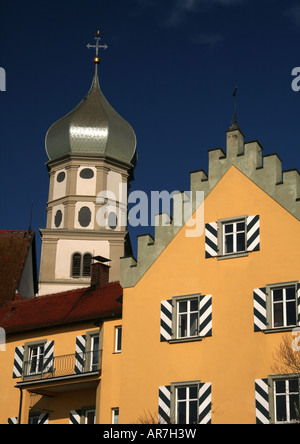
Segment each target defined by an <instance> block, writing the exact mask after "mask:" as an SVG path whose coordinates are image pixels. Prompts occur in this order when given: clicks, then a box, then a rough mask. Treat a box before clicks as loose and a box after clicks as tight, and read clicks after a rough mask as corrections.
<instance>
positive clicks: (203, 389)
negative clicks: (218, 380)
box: [199, 382, 212, 424]
mask: <svg viewBox="0 0 300 444" xmlns="http://www.w3.org/2000/svg"><path fill="white" fill-rule="evenodd" d="M211 406H212V402H211V383H210V382H205V383H200V386H199V424H211Z"/></svg>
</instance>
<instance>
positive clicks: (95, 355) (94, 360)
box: [90, 335, 99, 372]
mask: <svg viewBox="0 0 300 444" xmlns="http://www.w3.org/2000/svg"><path fill="white" fill-rule="evenodd" d="M90 363H91V365H90V371H92V372H93V371H97V370H98V368H99V335H95V336H92V337H91V359H90Z"/></svg>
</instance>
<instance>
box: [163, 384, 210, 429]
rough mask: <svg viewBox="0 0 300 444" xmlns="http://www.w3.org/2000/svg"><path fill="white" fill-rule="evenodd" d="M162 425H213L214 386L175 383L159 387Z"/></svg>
mask: <svg viewBox="0 0 300 444" xmlns="http://www.w3.org/2000/svg"><path fill="white" fill-rule="evenodd" d="M158 397H159V399H158V403H159V404H158V416H159V423H160V424H189V425H191V424H211V407H212V384H211V383H206V382H201V381H185V382H173V383H171V384H170V385H168V386H161V387H159V395H158Z"/></svg>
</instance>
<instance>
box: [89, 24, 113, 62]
mask: <svg viewBox="0 0 300 444" xmlns="http://www.w3.org/2000/svg"><path fill="white" fill-rule="evenodd" d="M99 34H100V31H99V29H98V31H97V32H96V35H95V38H94V40H96V44H95V45H91V44H90V43H89V44H87V45H86V46H87V48H88V49H90V48H95V49H96V57H95V58H94V62H95V63H99V62H100V59H99V57H98V54H99V49H107V48H108V46H107V45H100V40H101V38H100V37H99Z"/></svg>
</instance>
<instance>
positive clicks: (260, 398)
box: [120, 127, 300, 424]
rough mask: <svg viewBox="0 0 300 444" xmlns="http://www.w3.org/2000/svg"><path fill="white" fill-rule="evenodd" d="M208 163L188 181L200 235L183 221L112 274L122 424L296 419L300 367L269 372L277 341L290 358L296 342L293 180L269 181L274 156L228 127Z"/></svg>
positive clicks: (160, 232)
mask: <svg viewBox="0 0 300 444" xmlns="http://www.w3.org/2000/svg"><path fill="white" fill-rule="evenodd" d="M209 156H210V166H209V170H210V174H209V176H208V177H205V178H204V173H203V172H202V171H199V172H194V173H192V175H191V189H192V190H193V191H195V190H197V189H198V190H201V189H202V190H204V193H205V199H204V201H203V203H202V207H201V208H199V209H198V215H197V213H195V214H194V218H195V219H194V222H195V223H196V220H197V217H202V216H203V217H204V223H203V226H202V229H201V230H200V231H201V232H200V234H199V233H197V234H196V236H195V237H190V235H189V234H188V233H189V230H190V227H191V226H192V224H191V221H189V223H188V226H187V225H184V226H183V227H182V228H181V229H179V231H178V232H177V233H176V234H175V235H174V236H173V238H172V239H171V240H170V234H169V233H170V232H171V231H172V229H173V230H174V227H172V226H171V227H156V236H155V240H154V239H150V238H149V236H145V237H142V238H139V244H138V245H139V251H138V259H137V261H136V260H135V259H133V258H125V259H123V261H122V264H121V268H122V273H121V284H122V286H123V287H124V295H123V326H124V327H123V330H124V332H123V341H124V346H123V352H122V363H121V395H120V422H122V423H131V422H134V421H136V420H137V419H138V418H144V420H145V421H146V422H147V421H149V420H150V419H151V418H156V419H157V420H158V422H160V423H162V424H166V423H167V424H168V423H173V424H174V423H188V424H195V423H200V424H210V423H212V424H255V423H258V424H260V423H263V424H267V423H270V422H271V423H274V422H292V421H293V420H295V419H296V418H298V419H299V410H298V407H299V383H300V367H299V368H298V372H295V370H294V369H292V368H291V367H290V368H289V367H288V366H287V367H286V369H285V370H284V372H285V373H282V372H281V373H280V374H278V370H277V373H274V372H276V370H274V369H275V367H276V363H277V364H278V362H277V361H276V356H277V357H278V349H279V347H280V345H281V344H282V341H283V337H287V338H288V342H287V343H288V346H289V347H292V345H297V339H296V338H297V335H299V331H300V329H299V323H300V316H299V313H300V309H299V303H300V299H299V297H300V293H299V279H300V275H299V248H300V232H299V199H298V201H297V200H296V198H297V197H299V195H298V196H297V195H296V193H299V173H298V172H297V171H290V172H286V173H283V174H282V171H281V174H279V173H280V171H277V168H278V167H279V166H280V164H281V161H280V159H279V158H278V156H276V155H274V156H266V157H265V158H263V157H262V155H261V146H260V144H259V143H257V142H251V143H249V144H245V143H244V136H243V134H242V132H241V131H240V129H239V128H237V127H233V128H231V129H230V130H229V131H228V132H227V153H226V154H225V153H224V152H223V151H222V150H219V149H218V150H213V151H212V152H210V153H209ZM225 163H226V164H225ZM259 175H260V176H259ZM276 175H279V178H281V180H280V182H279V180H277V179H276ZM293 178H294V179H293ZM288 179H289V180H290V183H289V185H287V183H288ZM293 180H294V181H293ZM255 182H256V183H255ZM285 186H287V188H286V190H285V191H284V192H282V191H283V187H285ZM297 187H298V188H297ZM279 188H281V190H279ZM279 191H280V193H281V192H282V194H280V193H279ZM284 193H286V194H287V197H286V200H284ZM289 199H292V200H294V203H293V204H292V205H291V206H289ZM284 206H285V207H286V208H285V207H284ZM171 225H172V221H171ZM198 231H199V230H198ZM164 232H165V233H166V234H165V239H166V240H165V245H164V246H162V245H163V244H164ZM156 243H157V246H156ZM149 258H152V259H153V260H152V259H151V260H152V263H150V262H151V260H149ZM292 353H295V355H297V353H298V355H297V356H299V352H297V349H295V351H293V352H292ZM298 363H299V357H298ZM286 373H287V374H286Z"/></svg>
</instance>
